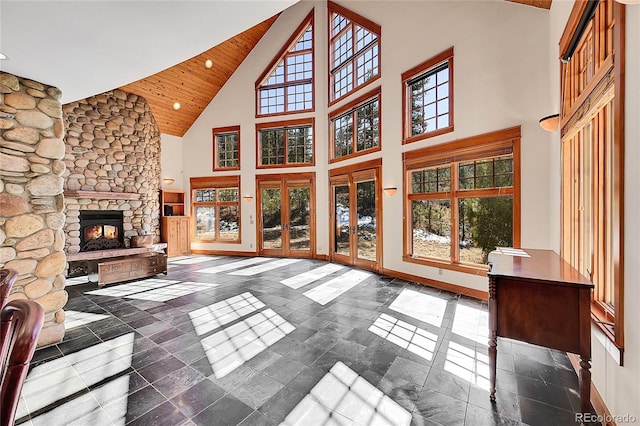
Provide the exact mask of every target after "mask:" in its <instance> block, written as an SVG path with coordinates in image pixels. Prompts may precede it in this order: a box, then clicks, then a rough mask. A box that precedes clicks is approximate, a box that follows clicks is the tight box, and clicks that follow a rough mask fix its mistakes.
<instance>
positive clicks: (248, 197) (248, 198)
mask: <svg viewBox="0 0 640 426" xmlns="http://www.w3.org/2000/svg"><path fill="white" fill-rule="evenodd" d="M242 199H243V200H245V201H246V202H247V203H248V202H250V201H251V200H253V195H244V196H243V197H242Z"/></svg>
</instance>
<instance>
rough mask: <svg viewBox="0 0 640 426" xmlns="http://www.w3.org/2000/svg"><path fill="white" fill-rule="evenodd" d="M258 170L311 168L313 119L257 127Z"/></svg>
mask: <svg viewBox="0 0 640 426" xmlns="http://www.w3.org/2000/svg"><path fill="white" fill-rule="evenodd" d="M256 135H257V138H258V149H257V151H258V164H257V165H256V167H257V168H267V167H293V166H312V165H314V156H313V151H314V149H313V145H314V144H313V119H302V120H291V121H287V122H279V123H260V124H257V125H256Z"/></svg>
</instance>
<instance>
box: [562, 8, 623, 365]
mask: <svg viewBox="0 0 640 426" xmlns="http://www.w3.org/2000/svg"><path fill="white" fill-rule="evenodd" d="M586 3H590V2H585V3H581V2H577V3H576V6H574V9H573V11H572V12H571V15H570V17H569V22H568V23H567V27H566V29H565V33H564V34H563V36H562V39H561V41H560V48H561V53H562V54H563V56H569V57H570V58H571V59H570V60H569V61H568V62H567V63H562V64H561V66H562V68H561V70H562V74H561V76H562V88H563V95H562V100H563V105H562V118H561V137H562V194H561V195H562V228H561V229H562V235H561V253H562V257H563V258H564V259H565V260H566V261H567V262H569V263H570V264H571V265H572V266H573V267H574V268H576V269H577V270H579V271H580V272H581V273H582V274H583V275H584V276H586V277H588V278H590V279H591V281H592V282H593V284H594V286H595V288H594V292H593V303H592V305H591V313H592V316H593V317H594V319H595V320H596V324H597V326H598V327H600V329H601V330H602V331H603V332H604V334H605V335H607V336H608V337H609V338H610V339H611V340H612V341H613V342H614V343H615V346H616V347H617V348H620V349H621V348H623V346H624V327H623V319H624V314H623V313H624V311H623V301H624V298H623V293H624V285H623V284H624V280H623V278H624V277H623V264H624V259H623V244H624V238H623V235H624V232H623V226H624V222H623V209H622V206H623V198H624V188H623V186H624V138H623V129H624V92H623V91H622V90H621V89H620V87H624V78H623V77H624V65H623V64H624V48H621V46H624V41H623V37H624V22H622V21H623V19H621V18H622V17H623V16H624V14H623V13H622V12H623V10H622V6H621V5H620V4H618V3H617V2H614V1H613V0H603V1H601V2H600V3H599V4H598V6H597V8H596V10H595V13H594V16H593V18H592V21H591V23H590V24H589V25H588V26H587V29H586V31H585V32H584V34H583V35H582V36H581V38H580V40H579V42H578V43H577V46H576V48H575V52H569V53H567V52H568V50H569V49H570V45H571V43H570V42H569V40H571V39H572V38H573V37H574V34H573V31H575V30H574V28H575V26H573V25H571V22H577V20H579V19H580V17H581V15H582V14H584V13H585V12H584V10H585V5H586ZM614 52H616V53H615V55H614ZM619 353H620V363H621V364H622V361H623V360H622V354H623V352H622V351H619Z"/></svg>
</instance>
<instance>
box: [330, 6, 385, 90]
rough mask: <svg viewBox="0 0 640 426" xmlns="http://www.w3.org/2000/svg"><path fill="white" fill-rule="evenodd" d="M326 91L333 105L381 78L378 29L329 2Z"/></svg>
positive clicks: (376, 26) (375, 25) (379, 30)
mask: <svg viewBox="0 0 640 426" xmlns="http://www.w3.org/2000/svg"><path fill="white" fill-rule="evenodd" d="M329 31H330V34H329V37H330V40H329V61H330V72H329V87H330V90H329V91H330V101H331V102H335V101H337V100H338V99H340V98H342V97H344V96H346V95H347V94H349V93H351V92H353V91H355V90H356V89H358V88H360V87H362V86H364V85H365V84H368V83H369V82H371V81H373V80H375V79H376V78H378V77H379V76H380V33H381V29H380V26H379V25H377V24H375V23H373V22H371V21H369V20H368V19H366V18H363V17H362V16H360V15H357V14H355V13H353V12H351V11H350V10H348V9H345V8H343V7H341V6H338V5H337V4H335V3H332V2H329Z"/></svg>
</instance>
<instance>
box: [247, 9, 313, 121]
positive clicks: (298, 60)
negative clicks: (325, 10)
mask: <svg viewBox="0 0 640 426" xmlns="http://www.w3.org/2000/svg"><path fill="white" fill-rule="evenodd" d="M303 111H313V10H312V11H311V12H310V13H309V15H308V16H307V17H306V18H305V20H304V22H303V23H302V24H301V25H300V26H299V27H298V28H297V29H296V32H295V33H293V35H292V36H291V38H290V39H289V40H288V41H287V43H286V44H285V47H284V49H283V51H281V52H280V53H279V54H278V55H277V56H276V58H275V59H274V60H273V61H272V62H271V64H269V66H268V67H267V69H266V70H265V71H264V72H263V73H262V75H261V76H260V78H259V79H258V81H257V82H256V116H264V115H274V114H285V113H294V112H303Z"/></svg>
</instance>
